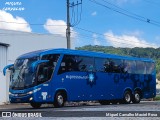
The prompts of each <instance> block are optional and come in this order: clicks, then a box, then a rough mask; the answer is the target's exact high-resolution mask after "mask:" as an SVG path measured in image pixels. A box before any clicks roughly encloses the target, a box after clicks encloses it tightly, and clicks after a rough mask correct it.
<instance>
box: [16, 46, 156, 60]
mask: <svg viewBox="0 0 160 120" xmlns="http://www.w3.org/2000/svg"><path fill="white" fill-rule="evenodd" d="M47 54H67V55H80V56H89V57H99V58H114V59H125V60H140V61H146V62H154V61H153V60H152V59H149V58H137V57H129V56H120V55H115V54H106V53H101V52H92V51H85V50H71V49H64V48H61V49H46V50H39V51H34V52H30V53H26V54H23V55H21V56H19V57H18V59H21V58H30V57H33V56H43V55H47Z"/></svg>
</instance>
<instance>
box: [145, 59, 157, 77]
mask: <svg viewBox="0 0 160 120" xmlns="http://www.w3.org/2000/svg"><path fill="white" fill-rule="evenodd" d="M154 70H155V64H154V63H148V62H146V74H152V73H153V72H154Z"/></svg>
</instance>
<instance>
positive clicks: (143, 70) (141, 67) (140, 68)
mask: <svg viewBox="0 0 160 120" xmlns="http://www.w3.org/2000/svg"><path fill="white" fill-rule="evenodd" d="M136 63H137V70H136V73H137V74H146V65H145V62H142V61H137V62H136Z"/></svg>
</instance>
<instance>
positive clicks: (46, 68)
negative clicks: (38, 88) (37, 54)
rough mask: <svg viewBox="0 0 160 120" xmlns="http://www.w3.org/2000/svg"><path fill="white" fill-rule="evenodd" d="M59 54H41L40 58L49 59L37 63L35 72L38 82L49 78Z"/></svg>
mask: <svg viewBox="0 0 160 120" xmlns="http://www.w3.org/2000/svg"><path fill="white" fill-rule="evenodd" d="M59 56H60V55H59V54H49V55H44V56H42V60H49V62H47V63H43V64H41V65H39V67H38V73H37V81H38V84H40V83H43V82H46V81H48V80H50V79H51V76H52V74H53V71H54V69H55V67H56V64H57V62H58V59H59Z"/></svg>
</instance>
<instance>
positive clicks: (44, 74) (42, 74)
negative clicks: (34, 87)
mask: <svg viewBox="0 0 160 120" xmlns="http://www.w3.org/2000/svg"><path fill="white" fill-rule="evenodd" d="M37 79H38V84H41V83H43V82H46V81H47V80H48V68H47V66H46V65H45V64H42V65H39V69H38V76H37Z"/></svg>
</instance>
